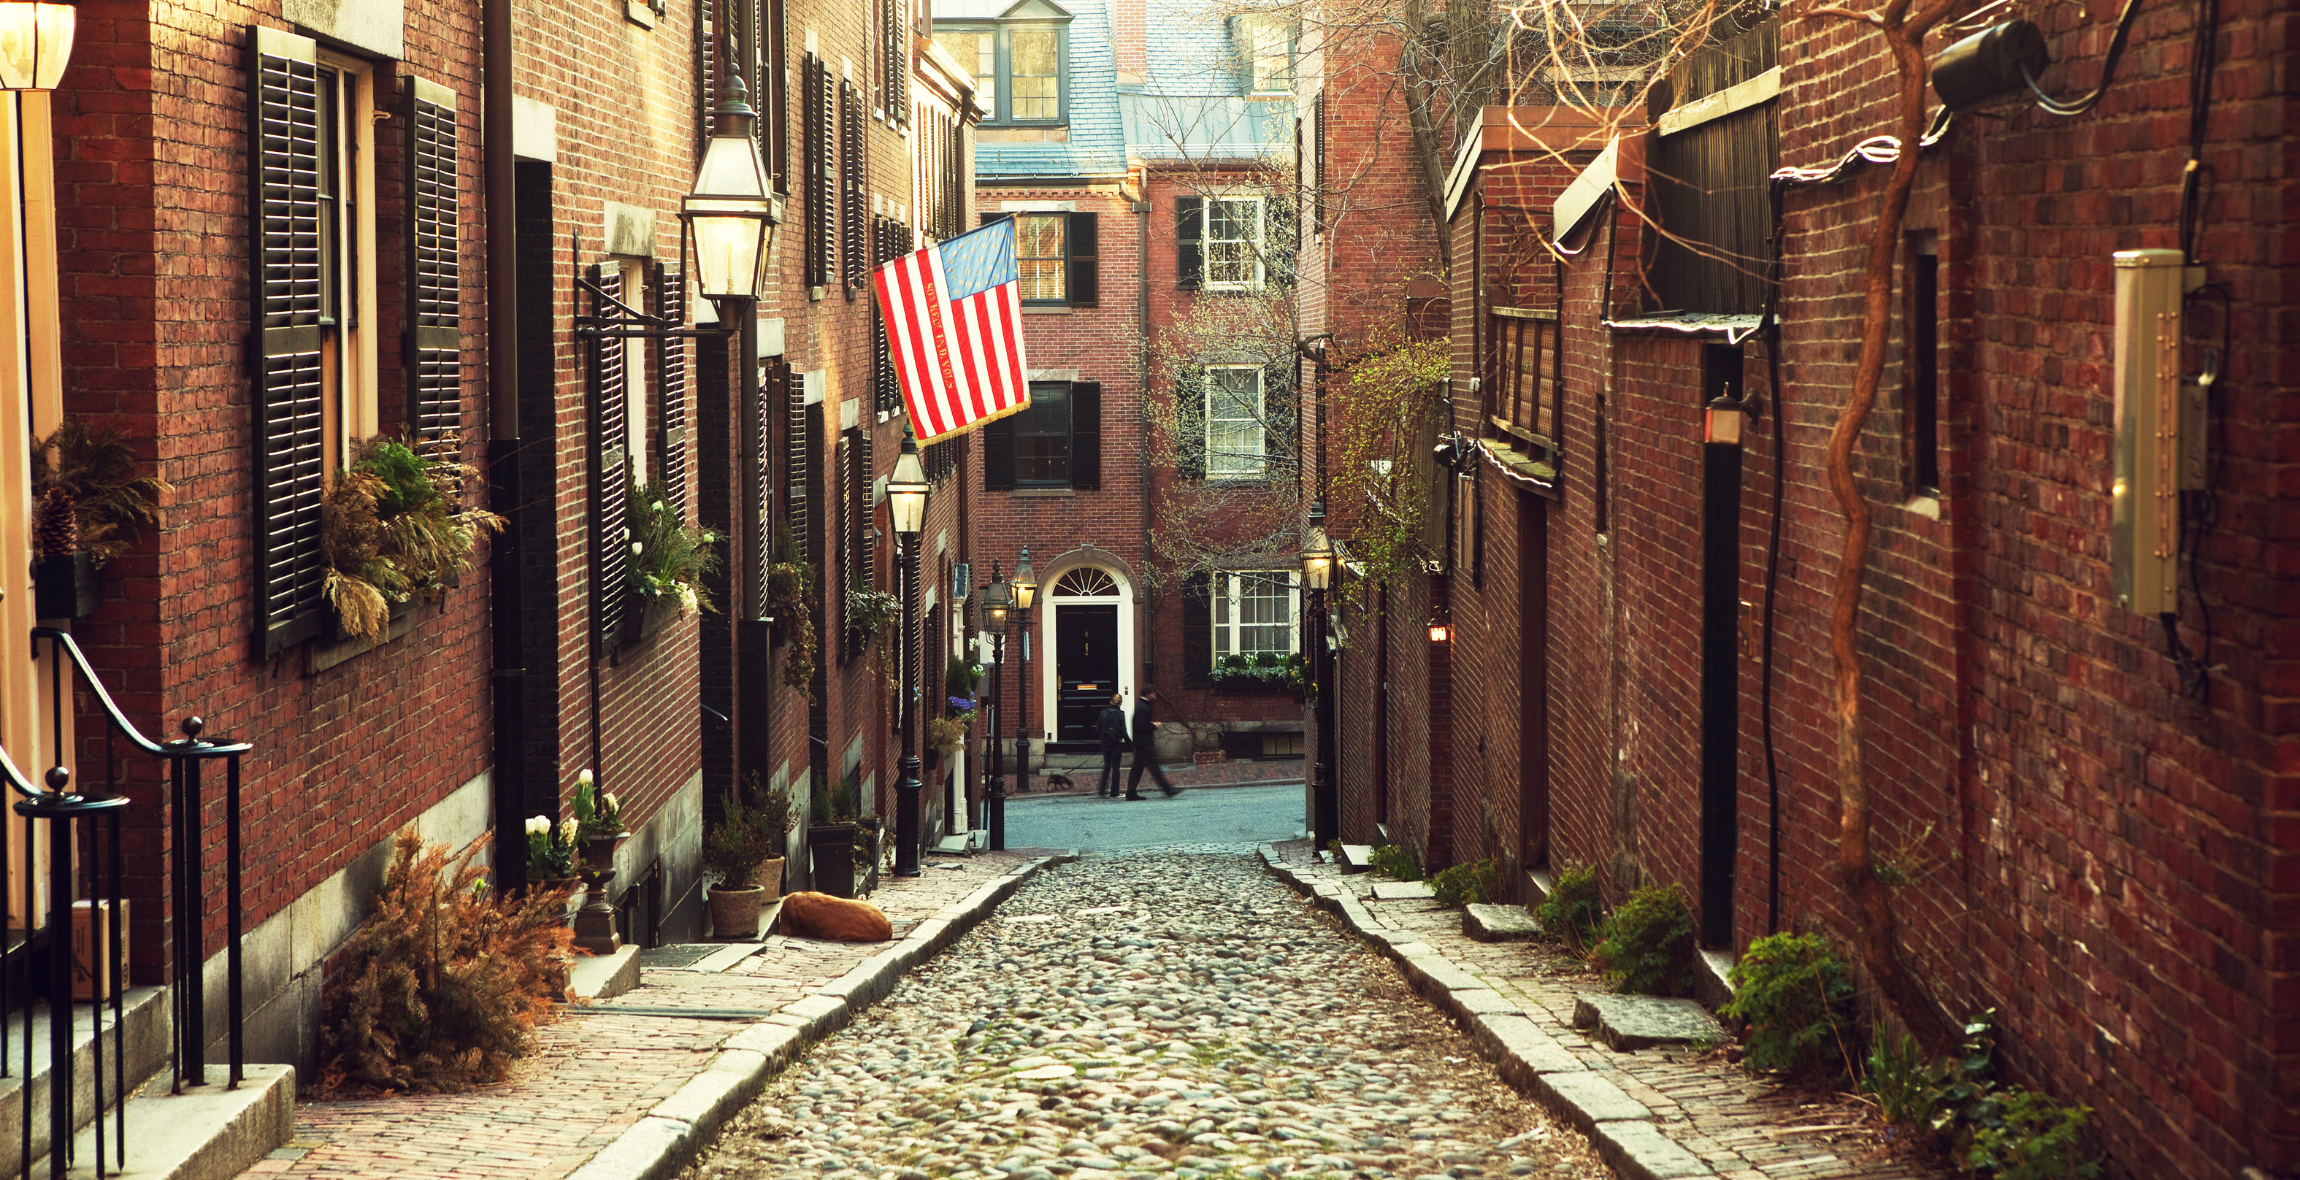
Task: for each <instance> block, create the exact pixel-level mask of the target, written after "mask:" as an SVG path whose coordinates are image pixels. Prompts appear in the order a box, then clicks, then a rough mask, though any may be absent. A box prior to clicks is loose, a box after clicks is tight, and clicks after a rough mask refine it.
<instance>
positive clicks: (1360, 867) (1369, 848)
mask: <svg viewBox="0 0 2300 1180" xmlns="http://www.w3.org/2000/svg"><path fill="white" fill-rule="evenodd" d="M1336 867H1337V868H1339V869H1341V870H1342V871H1343V872H1345V873H1363V872H1366V871H1367V870H1369V869H1372V868H1373V867H1374V846H1373V845H1371V844H1344V845H1342V859H1341V862H1340V863H1339V864H1338V865H1337V866H1336Z"/></svg>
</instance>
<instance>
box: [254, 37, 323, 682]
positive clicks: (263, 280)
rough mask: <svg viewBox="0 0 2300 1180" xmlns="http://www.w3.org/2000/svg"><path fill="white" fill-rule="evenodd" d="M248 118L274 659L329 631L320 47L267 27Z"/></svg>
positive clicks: (265, 604) (265, 583)
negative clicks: (324, 545) (317, 202)
mask: <svg viewBox="0 0 2300 1180" xmlns="http://www.w3.org/2000/svg"><path fill="white" fill-rule="evenodd" d="M251 32H252V34H253V35H252V36H251V37H250V38H249V41H248V45H249V55H250V57H251V58H252V61H251V62H250V63H249V67H248V75H249V77H250V78H252V79H254V82H255V85H254V86H253V88H252V90H253V94H252V98H253V101H252V102H251V103H250V104H249V106H250V109H249V111H248V116H249V120H250V122H251V123H252V124H253V126H252V127H251V128H250V131H249V134H250V136H251V138H252V139H253V140H254V144H255V150H254V151H253V152H251V153H250V166H251V169H252V171H253V175H252V176H251V177H250V179H249V190H250V192H252V193H253V194H254V196H255V201H254V205H255V208H254V209H253V210H252V212H253V213H254V214H255V216H254V219H253V222H254V223H253V225H252V227H251V228H252V230H253V235H254V238H255V241H254V247H255V262H256V276H257V277H256V281H255V283H254V284H252V286H253V288H254V296H255V299H254V308H253V315H254V321H255V325H256V340H257V353H258V357H259V359H258V362H257V366H258V367H257V370H256V390H255V414H256V431H255V434H256V502H257V504H258V505H259V506H260V507H259V509H258V511H259V513H260V515H259V517H258V523H257V530H258V532H259V534H260V545H261V549H262V552H263V557H262V560H261V561H260V562H259V563H258V565H257V570H256V579H257V581H256V599H257V602H258V603H259V604H260V606H259V608H258V609H259V612H260V613H259V618H260V620H261V621H260V623H259V624H258V626H259V629H260V630H259V634H258V640H259V646H260V647H261V649H262V651H263V654H264V655H266V656H269V655H272V654H274V653H276V652H278V651H280V650H282V649H283V648H286V647H287V646H288V645H290V644H293V643H298V642H301V641H302V640H305V639H308V638H310V637H311V636H313V635H316V634H318V633H319V630H320V626H321V624H322V623H323V621H324V619H325V615H324V612H323V611H322V609H321V606H320V603H321V591H322V588H323V586H324V585H325V582H326V575H327V569H326V565H325V562H324V559H323V557H322V554H321V550H320V503H321V500H322V499H323V498H324V497H325V495H326V491H327V470H326V465H327V449H326V441H325V438H324V433H323V429H322V425H321V423H322V421H323V417H324V410H325V407H324V404H323V403H324V399H325V398H326V396H327V386H326V379H325V376H324V370H323V367H322V365H321V356H322V354H321V351H320V324H319V308H320V303H319V282H320V278H319V222H318V219H317V218H316V217H315V216H314V213H313V197H314V194H315V193H317V192H318V189H319V155H318V147H317V145H318V143H319V66H318V61H319V46H318V45H317V43H315V42H313V41H311V40H310V39H308V38H304V37H297V36H294V35H292V34H288V33H282V32H280V31H278V30H276V29H268V28H263V27H261V26H257V27H255V28H253V29H251Z"/></svg>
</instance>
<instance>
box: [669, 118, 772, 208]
mask: <svg viewBox="0 0 2300 1180" xmlns="http://www.w3.org/2000/svg"><path fill="white" fill-rule="evenodd" d="M746 199H747V200H749V201H752V202H754V204H753V206H752V207H751V209H750V210H749V211H750V212H753V213H756V214H759V215H762V216H763V215H765V213H766V212H767V165H766V161H765V160H763V159H761V158H760V157H759V141H758V140H756V139H753V138H751V137H750V136H748V135H714V136H712V137H711V138H710V141H709V143H708V146H706V147H705V148H704V149H703V166H702V167H700V168H698V169H696V170H695V187H694V189H693V192H692V195H691V196H689V198H688V203H689V207H690V208H692V206H693V204H694V203H695V202H697V201H703V200H715V201H725V202H730V203H732V202H739V201H743V200H746ZM728 208H729V211H730V212H734V211H740V207H739V206H735V205H732V204H730V205H729V207H728Z"/></svg>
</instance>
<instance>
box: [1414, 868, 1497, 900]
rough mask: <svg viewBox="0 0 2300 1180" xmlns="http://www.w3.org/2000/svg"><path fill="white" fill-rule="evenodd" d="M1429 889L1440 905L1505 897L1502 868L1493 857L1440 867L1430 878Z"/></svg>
mask: <svg viewBox="0 0 2300 1180" xmlns="http://www.w3.org/2000/svg"><path fill="white" fill-rule="evenodd" d="M1430 892H1432V893H1434V894H1436V895H1437V900H1438V904H1439V905H1480V904H1483V903H1485V902H1489V901H1500V900H1501V898H1502V887H1501V870H1500V869H1498V868H1496V867H1494V863H1493V861H1492V860H1491V859H1487V860H1481V861H1479V862H1477V863H1476V864H1473V865H1455V866H1453V867H1452V868H1446V869H1439V870H1438V873H1437V875H1436V876H1434V877H1431V878H1430Z"/></svg>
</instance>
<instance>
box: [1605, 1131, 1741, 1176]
mask: <svg viewBox="0 0 2300 1180" xmlns="http://www.w3.org/2000/svg"><path fill="white" fill-rule="evenodd" d="M1590 1138H1591V1139H1593V1140H1595V1141H1596V1144H1597V1154H1598V1156H1599V1157H1600V1158H1602V1159H1604V1160H1605V1162H1606V1163H1609V1164H1611V1165H1613V1170H1614V1171H1615V1172H1616V1173H1618V1174H1620V1175H1622V1176H1627V1177H1631V1178H1632V1180H1693V1178H1694V1177H1701V1176H1714V1175H1716V1174H1717V1173H1716V1172H1714V1171H1712V1170H1711V1169H1710V1167H1709V1165H1708V1164H1706V1163H1704V1162H1702V1160H1701V1157H1700V1156H1697V1155H1695V1154H1693V1153H1692V1152H1691V1151H1688V1150H1686V1148H1685V1145H1684V1144H1682V1143H1679V1142H1677V1141H1676V1140H1674V1139H1671V1138H1670V1137H1669V1136H1667V1135H1664V1134H1662V1133H1661V1128H1659V1127H1657V1126H1654V1125H1653V1124H1652V1123H1648V1122H1642V1121H1638V1120H1626V1121H1620V1122H1603V1123H1599V1124H1597V1127H1596V1129H1595V1130H1593V1131H1591V1132H1590Z"/></svg>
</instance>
